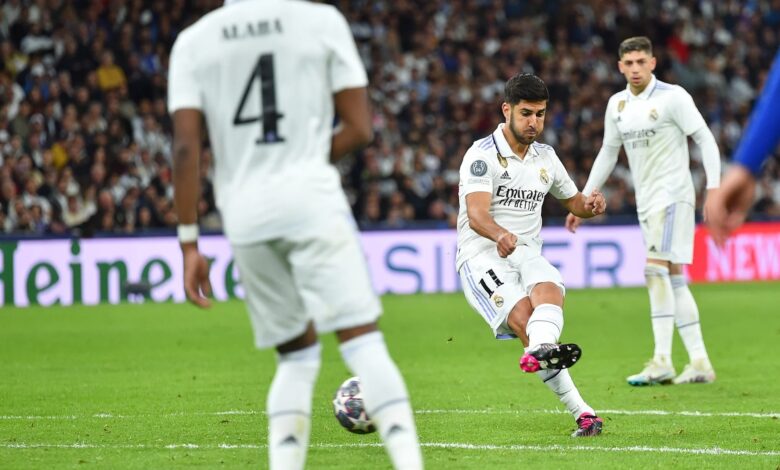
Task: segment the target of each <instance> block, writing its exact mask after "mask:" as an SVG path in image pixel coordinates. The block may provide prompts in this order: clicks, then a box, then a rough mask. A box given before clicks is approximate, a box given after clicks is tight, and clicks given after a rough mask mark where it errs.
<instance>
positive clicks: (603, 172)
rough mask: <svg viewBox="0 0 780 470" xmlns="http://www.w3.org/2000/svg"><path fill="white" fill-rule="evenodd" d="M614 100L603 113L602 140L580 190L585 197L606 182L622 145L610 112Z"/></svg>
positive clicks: (610, 101)
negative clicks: (583, 185)
mask: <svg viewBox="0 0 780 470" xmlns="http://www.w3.org/2000/svg"><path fill="white" fill-rule="evenodd" d="M614 101H615V99H614V98H613V99H611V100H609V103H608V104H607V111H606V112H605V113H604V140H603V141H602V142H601V150H599V153H598V155H596V159H595V160H594V161H593V167H592V168H591V169H590V175H589V176H588V182H587V183H585V187H584V188H582V193H583V194H585V195H586V196H587V195H589V194H590V193H591V192H593V190H594V189H596V188H601V187H603V186H604V183H606V182H607V178H609V175H610V174H611V173H612V170H614V169H615V165H616V164H617V159H618V154H619V153H620V146H621V145H623V139H622V138H621V137H620V129H618V127H617V123H616V122H615V119H614V118H613V117H612V112H611V110H612V109H613V108H614V106H615V104H614Z"/></svg>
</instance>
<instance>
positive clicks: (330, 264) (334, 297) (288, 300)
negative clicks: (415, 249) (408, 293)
mask: <svg viewBox="0 0 780 470" xmlns="http://www.w3.org/2000/svg"><path fill="white" fill-rule="evenodd" d="M232 248H233V254H234V256H235V260H236V264H237V265H238V271H239V276H240V278H241V283H242V285H243V287H244V291H245V293H246V304H247V308H248V310H249V317H250V320H251V323H252V327H253V329H254V333H255V344H256V346H257V347H258V348H261V349H263V348H270V347H274V346H277V345H279V344H283V343H286V342H287V341H290V340H292V339H294V338H296V337H298V336H300V335H301V334H302V333H303V332H304V331H305V330H306V325H307V324H308V322H309V321H310V320H313V321H314V324H315V326H316V328H317V332H319V333H325V332H331V331H335V330H339V329H343V328H349V327H354V326H360V325H364V324H367V323H371V322H374V321H376V320H377V318H379V316H380V315H381V313H382V307H381V304H380V303H379V299H378V298H377V296H376V294H375V293H374V290H373V287H372V285H371V281H370V278H369V275H368V267H367V266H366V260H365V257H364V254H363V249H362V247H361V245H360V242H359V240H358V234H357V231H356V229H355V227H354V221H353V220H352V219H351V216H344V217H336V218H333V219H331V220H330V221H329V223H328V225H327V226H326V227H318V230H311V231H310V232H309V233H305V234H304V233H301V234H295V235H293V236H290V237H286V238H284V239H276V240H270V241H267V242H262V243H257V244H252V245H234V246H233V247H232Z"/></svg>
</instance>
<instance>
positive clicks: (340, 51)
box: [324, 7, 368, 93]
mask: <svg viewBox="0 0 780 470" xmlns="http://www.w3.org/2000/svg"><path fill="white" fill-rule="evenodd" d="M330 10H331V12H332V13H333V17H332V21H330V23H329V26H330V28H329V31H327V33H326V35H325V38H324V39H325V42H326V44H327V45H328V47H329V49H330V60H329V61H328V62H329V63H328V78H329V79H330V91H331V93H337V92H339V91H341V90H346V89H349V88H361V87H364V86H367V85H368V76H367V75H366V68H365V66H364V65H363V61H362V60H360V55H359V54H358V50H357V46H356V45H355V39H354V38H353V37H352V31H351V30H350V29H349V24H347V20H346V19H345V18H344V16H343V15H342V14H341V12H339V11H338V10H337V9H336V8H334V7H330Z"/></svg>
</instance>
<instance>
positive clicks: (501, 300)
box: [493, 295, 504, 308]
mask: <svg viewBox="0 0 780 470" xmlns="http://www.w3.org/2000/svg"><path fill="white" fill-rule="evenodd" d="M493 302H495V303H496V307H498V308H501V307H502V306H503V305H504V298H503V297H501V296H500V295H496V296H494V297H493Z"/></svg>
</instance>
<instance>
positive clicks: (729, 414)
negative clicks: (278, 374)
mask: <svg viewBox="0 0 780 470" xmlns="http://www.w3.org/2000/svg"><path fill="white" fill-rule="evenodd" d="M597 411H598V413H599V415H602V416H606V415H628V416H636V415H654V416H686V417H693V418H759V419H780V413H758V412H743V411H719V412H715V411H695V410H693V411H687V410H682V411H667V410H597ZM415 413H416V414H420V415H426V414H431V415H436V414H444V415H446V414H453V415H457V414H461V415H516V414H567V413H568V412H567V411H565V410H545V409H540V410H496V409H482V410H476V409H471V410H470V409H431V410H426V409H421V410H415ZM262 414H265V412H263V411H257V410H227V411H198V412H174V413H159V414H155V413H145V414H137V415H121V414H113V413H95V414H92V415H82V416H76V415H59V416H58V415H52V416H45V415H43V416H35V415H0V421H13V420H17V421H18V420H76V419H90V418H106V419H127V418H148V417H154V418H163V417H173V416H182V417H185V416H252V415H262Z"/></svg>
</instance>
